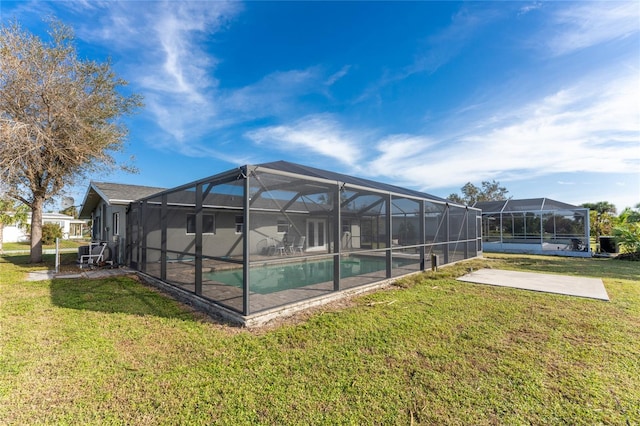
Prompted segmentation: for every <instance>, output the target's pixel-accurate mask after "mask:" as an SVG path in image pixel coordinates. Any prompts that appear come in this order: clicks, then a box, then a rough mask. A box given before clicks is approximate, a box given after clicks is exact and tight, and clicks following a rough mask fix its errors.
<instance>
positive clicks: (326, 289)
mask: <svg viewBox="0 0 640 426" xmlns="http://www.w3.org/2000/svg"><path fill="white" fill-rule="evenodd" d="M480 215H481V212H480V210H478V209H474V208H469V207H465V206H459V205H453V204H451V203H448V202H447V201H446V200H444V199H441V198H437V197H433V196H430V195H428V194H424V193H421V192H417V191H412V190H409V189H404V188H400V187H397V186H392V185H387V184H383V183H378V182H373V181H370V180H365V179H359V178H356V177H352V176H347V175H343V174H338V173H332V172H329V171H324V170H319V169H316V168H312V167H306V166H301V165H297V164H292V163H288V162H283V161H279V162H274V163H267V164H262V165H257V166H243V167H240V168H238V169H234V170H231V171H228V172H226V173H221V174H218V175H215V176H212V177H209V178H206V179H202V180H199V181H197V182H193V183H190V184H187V185H184V186H181V187H178V188H175V189H171V190H167V191H165V192H161V193H158V194H156V195H154V196H151V197H148V198H145V199H142V200H139V201H136V202H134V203H132V204H131V206H130V209H129V211H128V215H127V226H128V232H127V244H128V250H127V253H128V256H129V259H128V263H129V265H130V266H132V267H134V268H135V269H137V270H139V271H141V272H142V273H144V274H146V275H149V276H151V277H154V278H156V279H158V280H161V281H162V282H163V283H168V284H169V285H171V286H174V287H176V288H180V289H181V290H183V291H185V292H187V293H189V294H191V295H193V296H194V297H196V298H199V299H205V300H206V301H207V302H212V303H214V304H216V305H219V306H223V307H224V308H226V309H229V310H231V311H233V312H236V313H238V314H240V315H245V316H246V315H251V314H255V313H258V312H263V311H267V310H270V309H273V308H276V307H282V306H287V305H290V304H296V303H298V302H302V301H307V300H311V299H314V298H319V297H322V296H326V295H331V294H335V293H336V292H341V291H343V290H346V289H353V288H355V287H360V286H367V285H369V284H372V283H378V282H381V281H386V280H388V279H391V278H395V277H399V276H402V275H406V274H409V273H413V272H417V271H420V270H423V269H425V268H431V267H432V265H431V261H432V255H434V256H437V261H438V263H439V264H440V265H443V264H447V263H452V262H455V261H459V260H463V259H469V258H473V257H476V256H478V254H479V252H480V250H481V234H480V232H481V228H480V223H481V222H480Z"/></svg>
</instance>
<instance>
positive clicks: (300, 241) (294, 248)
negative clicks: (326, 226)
mask: <svg viewBox="0 0 640 426" xmlns="http://www.w3.org/2000/svg"><path fill="white" fill-rule="evenodd" d="M306 239H307V237H300V238H298V242H297V243H295V244H294V245H292V246H291V254H293V253H296V252H298V251H299V252H300V254H303V253H304V242H305V240H306Z"/></svg>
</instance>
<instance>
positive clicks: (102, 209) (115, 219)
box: [78, 182, 164, 253]
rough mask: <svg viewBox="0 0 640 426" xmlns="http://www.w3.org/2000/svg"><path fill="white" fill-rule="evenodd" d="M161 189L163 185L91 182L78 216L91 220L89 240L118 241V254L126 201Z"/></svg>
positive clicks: (120, 246)
mask: <svg viewBox="0 0 640 426" xmlns="http://www.w3.org/2000/svg"><path fill="white" fill-rule="evenodd" d="M161 191H164V188H154V187H150V186H141V185H124V184H119V183H109V182H91V183H90V184H89V188H88V189H87V193H86V195H85V196H84V201H83V202H82V207H81V208H80V213H79V214H78V217H79V218H81V219H91V221H92V227H91V239H92V240H93V241H108V242H112V243H117V245H118V246H119V249H120V253H123V252H124V251H123V248H124V241H125V239H126V229H127V223H126V221H127V209H128V207H129V204H130V203H131V202H133V201H135V200H138V199H140V198H144V197H148V196H150V195H153V194H156V193H158V192H161Z"/></svg>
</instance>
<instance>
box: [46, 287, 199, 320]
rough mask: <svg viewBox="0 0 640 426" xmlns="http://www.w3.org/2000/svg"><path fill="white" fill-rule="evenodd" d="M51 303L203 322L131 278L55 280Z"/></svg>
mask: <svg viewBox="0 0 640 426" xmlns="http://www.w3.org/2000/svg"><path fill="white" fill-rule="evenodd" d="M51 301H52V303H53V304H54V305H55V306H58V307H62V308H69V309H77V310H86V311H95V312H106V313H122V314H129V315H138V316H144V315H152V316H157V317H162V318H177V319H181V320H187V321H200V319H199V318H198V316H197V315H196V314H195V313H194V311H192V310H190V309H189V308H188V307H186V306H184V305H182V304H180V303H179V302H178V301H176V300H174V299H171V298H169V297H168V296H166V295H164V294H162V293H160V292H158V291H156V290H155V289H152V288H150V287H147V286H145V285H143V284H141V283H140V282H139V281H137V280H136V279H135V278H133V277H130V276H115V277H109V278H102V279H84V278H80V279H75V278H73V279H71V278H70V279H53V280H51Z"/></svg>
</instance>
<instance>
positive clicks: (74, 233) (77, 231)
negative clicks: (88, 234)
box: [69, 223, 82, 237]
mask: <svg viewBox="0 0 640 426" xmlns="http://www.w3.org/2000/svg"><path fill="white" fill-rule="evenodd" d="M69 236H70V237H82V224H81V223H72V224H70V225H69Z"/></svg>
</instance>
